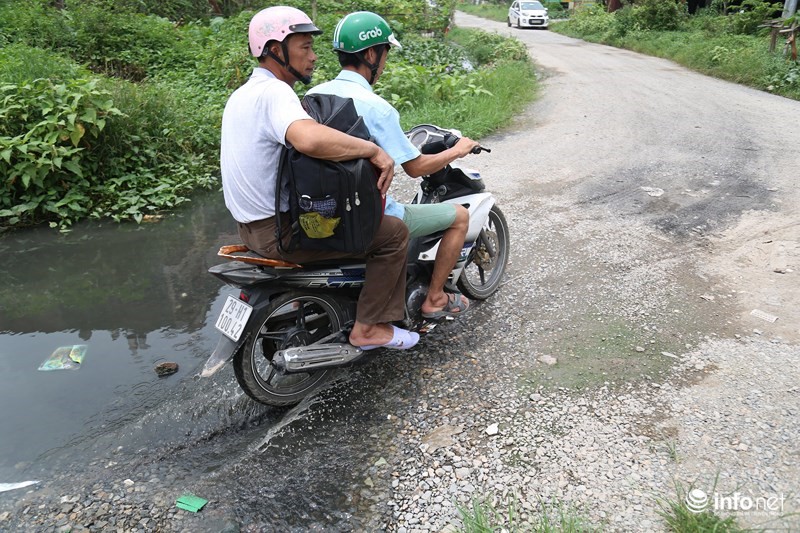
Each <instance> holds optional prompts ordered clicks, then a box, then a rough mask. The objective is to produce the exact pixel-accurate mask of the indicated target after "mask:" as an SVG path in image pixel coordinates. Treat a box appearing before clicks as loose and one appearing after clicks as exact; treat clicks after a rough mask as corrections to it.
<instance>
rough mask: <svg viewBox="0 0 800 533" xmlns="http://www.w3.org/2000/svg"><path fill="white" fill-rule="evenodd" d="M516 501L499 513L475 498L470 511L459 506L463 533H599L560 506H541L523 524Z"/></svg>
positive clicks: (510, 501) (510, 499)
mask: <svg viewBox="0 0 800 533" xmlns="http://www.w3.org/2000/svg"><path fill="white" fill-rule="evenodd" d="M517 506H518V504H517V502H516V500H515V499H514V498H509V500H507V504H506V506H505V509H502V510H498V509H496V508H495V506H494V505H492V504H491V503H489V502H488V501H487V500H486V499H485V498H484V499H482V498H473V500H472V502H471V504H470V505H469V507H465V506H460V505H457V506H456V508H457V509H458V514H459V516H460V517H461V523H462V528H461V529H460V531H461V532H463V533H494V532H496V531H504V532H507V533H555V532H560V533H584V532H594V531H600V529H599V528H597V527H593V526H591V525H589V524H588V522H587V521H586V520H585V519H583V518H582V517H580V516H578V514H577V513H576V512H575V511H574V510H573V509H565V508H564V506H563V505H562V504H560V503H558V504H555V505H550V506H546V505H542V504H540V509H541V511H540V513H539V514H538V515H536V516H535V517H534V518H533V519H532V520H530V519H529V520H525V521H523V520H522V519H521V517H520V512H519V510H518V508H517Z"/></svg>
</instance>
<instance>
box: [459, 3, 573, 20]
mask: <svg viewBox="0 0 800 533" xmlns="http://www.w3.org/2000/svg"><path fill="white" fill-rule="evenodd" d="M540 1H541V2H542V5H543V6H544V7H546V8H547V14H548V15H549V16H550V21H551V22H552V21H553V20H556V19H566V18H569V11H567V10H566V9H564V8H563V7H562V6H561V2H552V1H547V0H540ZM510 5H511V0H488V1H485V2H483V3H481V4H475V3H474V2H471V1H469V0H466V1H464V0H461V1H459V3H458V4H457V6H456V9H458V10H459V11H463V12H464V13H469V14H470V15H475V16H476V17H483V18H486V19H489V20H496V21H497V22H507V21H508V6H510Z"/></svg>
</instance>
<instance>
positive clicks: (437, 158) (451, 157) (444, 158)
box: [403, 137, 479, 178]
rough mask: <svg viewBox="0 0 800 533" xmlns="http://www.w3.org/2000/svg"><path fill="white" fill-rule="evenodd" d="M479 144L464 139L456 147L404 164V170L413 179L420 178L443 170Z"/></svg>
mask: <svg viewBox="0 0 800 533" xmlns="http://www.w3.org/2000/svg"><path fill="white" fill-rule="evenodd" d="M476 146H479V144H478V143H477V142H475V141H473V140H472V139H470V138H468V137H462V138H461V139H459V140H458V142H457V143H456V145H455V146H453V147H452V148H448V149H447V150H445V151H443V152H439V153H438V154H421V155H420V156H419V157H417V158H414V159H412V160H411V161H406V162H405V163H403V170H405V171H406V174H408V175H409V176H411V177H412V178H418V177H420V176H425V175H428V174H432V173H434V172H436V171H437V170H441V169H443V168H444V167H446V166H447V165H449V164H450V163H452V162H453V161H455V160H456V159H459V158H462V157H464V156H465V155H467V154H469V153H470V152H471V151H472V149H473V148H475V147H476Z"/></svg>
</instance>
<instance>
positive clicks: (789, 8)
mask: <svg viewBox="0 0 800 533" xmlns="http://www.w3.org/2000/svg"><path fill="white" fill-rule="evenodd" d="M796 12H797V0H785V1H784V2H783V18H785V19H788V18H789V17H791V16H792V15H794V14H795V13H796Z"/></svg>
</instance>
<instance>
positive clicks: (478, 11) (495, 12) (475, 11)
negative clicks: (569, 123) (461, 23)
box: [456, 3, 508, 22]
mask: <svg viewBox="0 0 800 533" xmlns="http://www.w3.org/2000/svg"><path fill="white" fill-rule="evenodd" d="M456 8H457V9H458V10H459V11H463V12H464V13H469V14H470V15H475V16H476V17H483V18H485V19H489V20H496V21H498V22H506V20H508V6H507V5H505V4H503V5H497V4H479V5H477V6H476V5H475V4H471V3H463V4H462V3H460V4H458V5H457V6H456Z"/></svg>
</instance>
